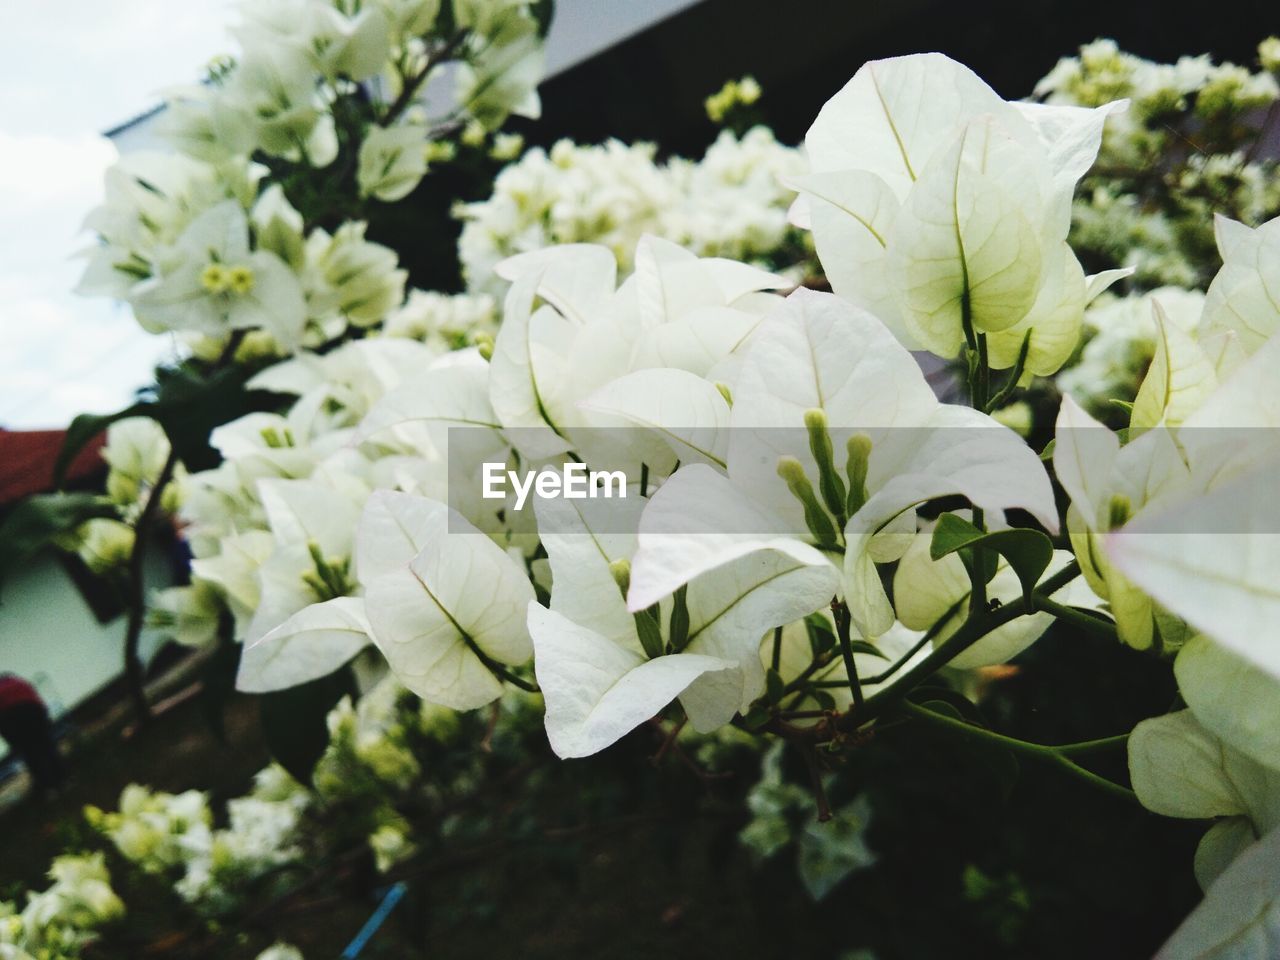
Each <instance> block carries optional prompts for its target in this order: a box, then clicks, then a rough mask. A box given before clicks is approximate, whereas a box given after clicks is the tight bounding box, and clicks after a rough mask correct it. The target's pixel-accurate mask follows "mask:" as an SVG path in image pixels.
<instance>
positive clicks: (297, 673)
mask: <svg viewBox="0 0 1280 960" xmlns="http://www.w3.org/2000/svg"><path fill="white" fill-rule="evenodd" d="M371 632H372V628H371V627H370V626H369V620H368V618H367V617H366V616H365V613H364V600H362V599H361V598H359V597H335V598H334V599H332V600H326V601H324V602H323V603H313V604H312V605H310V606H307V607H303V608H302V609H301V610H299V611H297V612H296V613H295V614H293V615H292V616H291V617H289V619H288V620H286V621H285V622H284V623H282V624H280V625H279V626H278V627H276V628H275V629H274V630H271V631H269V632H268V633H267V634H266V635H265V636H263V637H261V638H260V639H258V640H256V641H254V642H252V643H247V644H245V649H244V652H243V654H241V657H240V670H239V672H238V673H237V675H236V688H237V689H239V690H243V691H245V692H246V693H267V692H270V691H272V690H286V689H288V688H289V687H296V686H298V685H300V684H303V683H309V682H310V681H312V680H319V679H320V678H321V677H327V676H328V675H329V674H331V673H333V672H334V671H335V670H337V669H338V668H339V667H341V666H342V665H343V664H345V663H347V662H348V661H350V660H351V658H352V657H354V656H355V655H356V654H357V653H359V652H360V651H361V650H363V649H364V648H365V647H367V646H368V645H369V635H370V633H371Z"/></svg>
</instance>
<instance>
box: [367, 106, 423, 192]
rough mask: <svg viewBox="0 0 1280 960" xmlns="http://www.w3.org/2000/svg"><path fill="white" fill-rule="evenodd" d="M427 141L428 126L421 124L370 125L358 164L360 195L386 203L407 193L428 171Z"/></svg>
mask: <svg viewBox="0 0 1280 960" xmlns="http://www.w3.org/2000/svg"><path fill="white" fill-rule="evenodd" d="M426 143H427V129H426V127H425V126H423V125H421V124H401V125H399V126H394V127H373V128H372V129H370V131H369V133H368V134H367V135H366V136H365V138H364V141H363V142H362V143H361V144H360V163H359V165H358V166H357V167H356V183H357V184H358V185H359V187H360V195H361V196H362V197H369V196H372V197H377V198H378V199H379V200H382V201H383V202H385V203H392V202H394V201H396V200H401V199H403V198H404V197H407V196H408V195H409V194H410V193H412V192H413V190H414V188H415V187H417V186H418V184H419V183H420V182H421V180H422V178H423V176H424V175H425V174H426V172H427V157H426Z"/></svg>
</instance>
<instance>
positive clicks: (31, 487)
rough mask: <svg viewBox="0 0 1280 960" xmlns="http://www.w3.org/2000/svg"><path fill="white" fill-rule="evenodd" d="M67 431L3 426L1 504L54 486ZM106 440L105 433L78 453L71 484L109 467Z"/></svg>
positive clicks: (69, 474)
mask: <svg viewBox="0 0 1280 960" xmlns="http://www.w3.org/2000/svg"><path fill="white" fill-rule="evenodd" d="M66 435H67V432H66V431H65V430H2V429H0V506H3V505H5V504H9V503H13V502H14V501H15V500H20V499H22V498H23V497H26V496H30V495H31V494H33V493H45V492H47V491H49V490H52V489H53V465H54V463H55V462H56V461H57V459H58V454H59V452H61V450H62V443H63V440H64V439H65V438H66ZM105 442H106V434H105V433H101V434H99V435H98V436H96V437H94V438H93V439H92V440H91V441H89V443H88V444H86V445H85V448H84V449H83V450H81V451H80V453H79V454H77V455H76V458H75V459H74V460H72V461H71V466H70V467H68V468H67V477H66V482H67V483H68V484H74V483H75V482H76V481H81V480H87V479H89V478H90V477H92V476H93V475H94V474H96V473H98V472H99V471H103V470H105V469H106V464H105V463H103V460H102V454H101V451H102V446H103V444H104V443H105Z"/></svg>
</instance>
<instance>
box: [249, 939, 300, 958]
mask: <svg viewBox="0 0 1280 960" xmlns="http://www.w3.org/2000/svg"><path fill="white" fill-rule="evenodd" d="M256 960H303V956H302V951H301V950H299V949H298V948H297V947H295V946H292V945H291V944H288V943H276V944H272V945H271V946H269V947H267V949H265V950H263V951H262V952H261V953H260V954H258V956H257V958H256Z"/></svg>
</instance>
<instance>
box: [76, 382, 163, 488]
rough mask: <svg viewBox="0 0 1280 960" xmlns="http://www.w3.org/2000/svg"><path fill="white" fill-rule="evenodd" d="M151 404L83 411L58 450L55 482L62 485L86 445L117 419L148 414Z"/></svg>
mask: <svg viewBox="0 0 1280 960" xmlns="http://www.w3.org/2000/svg"><path fill="white" fill-rule="evenodd" d="M149 406H150V404H147V403H142V402H139V403H134V404H130V405H129V406H127V407H125V408H124V409H123V410H118V411H116V412H115V413H101V414H99V413H82V414H80V415H79V416H78V417H76V418H75V419H74V420H72V421H71V425H70V426H69V427H67V434H66V436H65V437H64V438H63V441H62V449H61V450H60V451H58V459H57V460H55V461H54V462H53V483H54V486H57V487H61V486H62V484H63V483H64V482H65V481H66V479H67V468H69V467H70V466H71V461H72V460H74V459H75V458H76V455H77V454H78V453H80V451H81V450H83V449H84V448H85V446H86V445H87V444H88V443H89V441H90V440H92V439H93V438H94V437H96V436H97V435H98V434H100V433H101V432H102V431H103V430H105V429H107V427H109V426H111V424H113V423H115V422H116V421H117V420H123V419H125V418H126V417H139V416H148V415H149V414H148V412H147V411H148V408H149Z"/></svg>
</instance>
